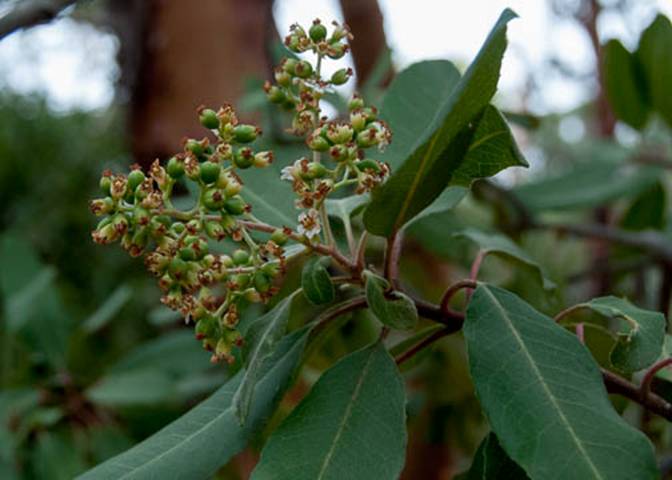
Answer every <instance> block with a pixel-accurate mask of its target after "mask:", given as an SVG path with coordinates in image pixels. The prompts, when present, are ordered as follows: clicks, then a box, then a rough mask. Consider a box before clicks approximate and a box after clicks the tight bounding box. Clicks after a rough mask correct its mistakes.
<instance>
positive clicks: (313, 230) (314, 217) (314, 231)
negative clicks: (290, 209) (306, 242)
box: [296, 209, 321, 238]
mask: <svg viewBox="0 0 672 480" xmlns="http://www.w3.org/2000/svg"><path fill="white" fill-rule="evenodd" d="M296 231H297V232H299V234H301V235H305V236H306V237H307V238H314V237H316V236H318V235H319V234H320V231H321V228H320V220H319V214H318V213H317V210H315V209H310V210H308V211H307V212H303V213H301V214H300V215H299V225H298V227H296Z"/></svg>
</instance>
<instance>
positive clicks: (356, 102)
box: [348, 94, 364, 112]
mask: <svg viewBox="0 0 672 480" xmlns="http://www.w3.org/2000/svg"><path fill="white" fill-rule="evenodd" d="M360 108H364V99H362V97H360V96H359V95H357V94H355V95H353V96H352V98H351V99H350V101H349V102H348V110H350V111H351V112H352V111H353V110H359V109H360Z"/></svg>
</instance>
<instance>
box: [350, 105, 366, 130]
mask: <svg viewBox="0 0 672 480" xmlns="http://www.w3.org/2000/svg"><path fill="white" fill-rule="evenodd" d="M366 121H367V118H366V114H365V113H364V112H362V111H361V110H355V111H353V112H350V125H352V128H353V129H354V130H355V131H356V132H361V131H362V130H364V128H366Z"/></svg>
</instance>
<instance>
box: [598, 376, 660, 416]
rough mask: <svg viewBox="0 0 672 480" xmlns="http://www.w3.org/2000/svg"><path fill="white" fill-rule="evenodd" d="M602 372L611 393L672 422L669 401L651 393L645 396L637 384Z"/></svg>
mask: <svg viewBox="0 0 672 480" xmlns="http://www.w3.org/2000/svg"><path fill="white" fill-rule="evenodd" d="M601 371H602V379H603V380H604V385H605V386H606V387H607V391H608V392H609V393H613V394H616V395H621V396H622V397H625V398H628V399H630V400H632V401H633V402H636V403H639V404H640V405H641V406H642V407H644V408H646V409H647V410H649V411H650V412H652V413H655V414H656V415H660V416H661V417H663V418H665V419H666V420H668V421H670V422H672V404H670V403H668V402H667V400H665V399H664V398H662V397H660V396H658V395H656V394H655V393H651V392H646V394H645V395H642V392H641V391H640V388H638V387H637V386H636V385H635V384H633V383H630V382H628V381H627V380H626V379H624V378H622V377H619V376H618V375H616V374H614V373H611V372H610V371H608V370H604V369H601Z"/></svg>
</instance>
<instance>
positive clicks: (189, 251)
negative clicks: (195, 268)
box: [180, 247, 197, 262]
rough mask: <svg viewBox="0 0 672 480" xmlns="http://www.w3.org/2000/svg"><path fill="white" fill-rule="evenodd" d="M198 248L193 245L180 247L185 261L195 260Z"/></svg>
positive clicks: (181, 255) (181, 256)
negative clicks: (195, 248)
mask: <svg viewBox="0 0 672 480" xmlns="http://www.w3.org/2000/svg"><path fill="white" fill-rule="evenodd" d="M196 257H197V255H196V250H194V249H193V248H192V247H183V248H180V258H181V259H182V260H184V261H185V262H193V261H194V260H196Z"/></svg>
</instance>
